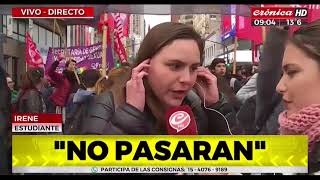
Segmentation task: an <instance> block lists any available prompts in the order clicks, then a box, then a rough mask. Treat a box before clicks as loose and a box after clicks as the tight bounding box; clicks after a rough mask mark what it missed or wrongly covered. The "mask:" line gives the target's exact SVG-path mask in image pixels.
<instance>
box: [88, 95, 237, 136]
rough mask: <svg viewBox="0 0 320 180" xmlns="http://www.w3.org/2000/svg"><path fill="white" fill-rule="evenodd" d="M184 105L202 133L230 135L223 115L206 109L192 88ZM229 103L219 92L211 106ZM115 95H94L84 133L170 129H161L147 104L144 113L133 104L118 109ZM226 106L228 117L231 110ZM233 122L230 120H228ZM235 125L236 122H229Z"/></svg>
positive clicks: (148, 132)
mask: <svg viewBox="0 0 320 180" xmlns="http://www.w3.org/2000/svg"><path fill="white" fill-rule="evenodd" d="M183 104H188V105H189V106H190V107H191V109H192V112H193V114H194V116H195V119H196V123H197V129H198V133H199V134H208V135H209V134H229V131H228V128H227V125H226V122H225V120H224V119H223V118H222V116H221V115H220V114H218V113H217V112H214V111H210V110H207V109H204V108H203V106H202V104H201V100H200V98H199V97H198V95H197V94H196V93H195V92H193V91H190V92H189V93H188V95H187V97H186V98H185V100H184V102H183ZM227 105H228V104H227V103H226V102H225V99H224V97H223V96H222V95H220V100H219V101H218V102H217V103H216V104H215V105H214V107H211V108H213V109H216V110H218V111H220V110H221V109H223V108H224V107H226V106H227ZM114 107H115V105H114V99H113V94H112V92H111V91H107V92H105V93H103V94H101V95H100V96H97V97H96V98H95V102H94V103H93V106H91V109H90V110H89V117H88V118H86V121H85V122H84V126H83V128H82V132H83V133H84V134H110V135H112V134H113V135H122V134H126V135H159V134H167V132H165V131H163V130H160V129H158V127H157V123H156V118H155V117H154V116H153V114H152V113H151V112H150V110H149V108H148V107H146V108H145V111H144V112H141V111H139V110H138V109H136V108H135V107H133V106H131V105H130V104H124V105H120V106H119V107H118V108H117V109H116V110H115V108H114ZM226 110H227V108H226V109H224V111H223V112H222V113H223V114H224V115H225V116H228V113H229V112H227V111H226ZM229 123H230V122H229ZM230 124H234V123H230Z"/></svg>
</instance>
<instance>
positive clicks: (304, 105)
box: [277, 20, 320, 173]
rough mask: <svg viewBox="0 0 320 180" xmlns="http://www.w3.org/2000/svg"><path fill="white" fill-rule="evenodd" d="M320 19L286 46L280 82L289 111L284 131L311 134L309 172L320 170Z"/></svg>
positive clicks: (283, 121)
mask: <svg viewBox="0 0 320 180" xmlns="http://www.w3.org/2000/svg"><path fill="white" fill-rule="evenodd" d="M319 34H320V20H316V21H314V22H312V23H310V24H308V25H306V26H304V27H301V28H300V29H299V30H297V31H295V32H294V34H293V36H292V37H290V38H289V40H288V41H287V43H286V45H285V51H284V55H283V62H282V71H283V75H282V77H281V79H280V82H279V83H278V85H277V92H278V93H280V94H281V95H282V100H283V102H284V104H285V109H286V110H285V111H284V112H282V113H281V114H280V116H279V124H280V134H282V135H307V136H308V142H309V143H308V144H309V146H308V147H309V149H308V151H309V156H308V160H309V165H308V168H309V173H314V172H317V171H320V166H319V165H320V36H319Z"/></svg>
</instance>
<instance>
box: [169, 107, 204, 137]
mask: <svg viewBox="0 0 320 180" xmlns="http://www.w3.org/2000/svg"><path fill="white" fill-rule="evenodd" d="M166 125H167V131H168V134H169V135H197V134H198V130H197V124H196V121H195V119H194V116H193V113H192V110H191V108H190V107H189V106H188V105H183V106H177V107H174V108H170V109H169V110H167V111H166Z"/></svg>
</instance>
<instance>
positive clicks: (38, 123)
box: [12, 114, 62, 132]
mask: <svg viewBox="0 0 320 180" xmlns="http://www.w3.org/2000/svg"><path fill="white" fill-rule="evenodd" d="M12 132H62V115H61V114H13V115H12Z"/></svg>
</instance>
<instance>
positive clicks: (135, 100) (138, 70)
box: [126, 59, 150, 112]
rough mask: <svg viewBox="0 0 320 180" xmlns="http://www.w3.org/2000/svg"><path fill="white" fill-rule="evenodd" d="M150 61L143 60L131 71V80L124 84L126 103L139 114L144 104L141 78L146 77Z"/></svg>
mask: <svg viewBox="0 0 320 180" xmlns="http://www.w3.org/2000/svg"><path fill="white" fill-rule="evenodd" d="M149 63H150V59H147V60H145V61H144V62H142V63H141V64H139V65H138V66H137V67H135V68H133V69H132V74H131V79H130V80H129V81H128V82H127V84H126V102H127V103H128V104H130V105H132V106H134V107H136V108H137V109H139V110H140V111H141V112H143V111H144V106H145V102H146V95H145V88H144V85H143V77H144V76H147V75H148V69H149V67H150V65H149Z"/></svg>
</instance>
